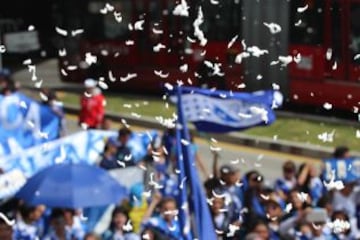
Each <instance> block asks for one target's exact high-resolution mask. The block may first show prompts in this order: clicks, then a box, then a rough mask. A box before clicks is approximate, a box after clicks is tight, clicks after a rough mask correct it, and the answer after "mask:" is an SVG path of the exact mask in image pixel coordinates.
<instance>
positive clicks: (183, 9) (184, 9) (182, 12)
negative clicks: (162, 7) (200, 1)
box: [172, 0, 189, 17]
mask: <svg viewBox="0 0 360 240" xmlns="http://www.w3.org/2000/svg"><path fill="white" fill-rule="evenodd" d="M172 14H173V15H175V16H182V17H188V16H189V6H188V4H187V2H186V1H185V0H181V2H180V3H179V4H178V5H176V6H175V8H174V10H173V11H172Z"/></svg>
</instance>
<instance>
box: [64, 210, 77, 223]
mask: <svg viewBox="0 0 360 240" xmlns="http://www.w3.org/2000/svg"><path fill="white" fill-rule="evenodd" d="M62 211H63V214H64V219H65V222H66V225H70V226H71V225H72V224H73V222H74V216H75V214H76V211H75V210H74V209H71V208H64V209H63V210H62Z"/></svg>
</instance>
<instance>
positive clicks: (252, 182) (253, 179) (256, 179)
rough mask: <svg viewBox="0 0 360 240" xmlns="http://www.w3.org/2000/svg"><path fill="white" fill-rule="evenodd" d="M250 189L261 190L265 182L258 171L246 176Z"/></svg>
mask: <svg viewBox="0 0 360 240" xmlns="http://www.w3.org/2000/svg"><path fill="white" fill-rule="evenodd" d="M245 178H246V181H247V183H248V187H249V188H251V189H257V190H260V189H261V188H262V183H263V181H264V178H263V176H261V175H260V173H259V172H258V171H250V172H248V173H247V174H246V175H245Z"/></svg>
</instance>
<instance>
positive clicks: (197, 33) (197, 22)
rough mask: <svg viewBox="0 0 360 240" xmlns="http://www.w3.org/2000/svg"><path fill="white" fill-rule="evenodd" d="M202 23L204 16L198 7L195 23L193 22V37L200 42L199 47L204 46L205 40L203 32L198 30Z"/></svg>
mask: <svg viewBox="0 0 360 240" xmlns="http://www.w3.org/2000/svg"><path fill="white" fill-rule="evenodd" d="M203 22H204V14H203V12H202V9H201V7H199V10H198V15H197V18H196V19H195V21H194V22H193V27H194V36H195V37H197V39H198V40H199V41H200V46H205V45H206V43H207V39H206V38H205V35H204V32H203V31H202V30H201V29H200V25H201V24H203Z"/></svg>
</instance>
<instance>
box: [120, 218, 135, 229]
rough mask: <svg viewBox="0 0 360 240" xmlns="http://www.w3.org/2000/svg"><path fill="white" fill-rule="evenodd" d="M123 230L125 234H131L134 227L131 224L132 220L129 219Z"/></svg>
mask: <svg viewBox="0 0 360 240" xmlns="http://www.w3.org/2000/svg"><path fill="white" fill-rule="evenodd" d="M122 229H123V230H124V231H125V232H130V231H132V230H133V227H132V224H131V220H130V219H129V220H128V221H127V222H126V224H125V225H124V226H123V227H122Z"/></svg>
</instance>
